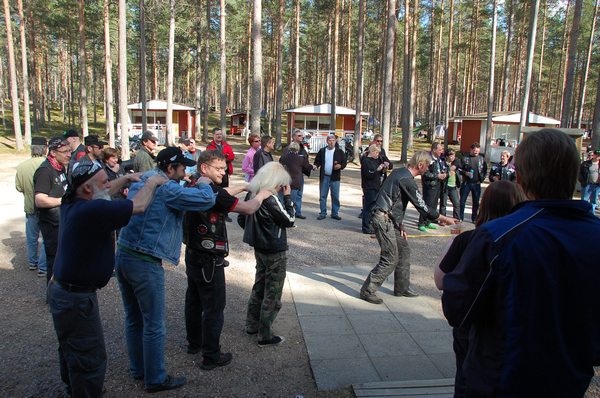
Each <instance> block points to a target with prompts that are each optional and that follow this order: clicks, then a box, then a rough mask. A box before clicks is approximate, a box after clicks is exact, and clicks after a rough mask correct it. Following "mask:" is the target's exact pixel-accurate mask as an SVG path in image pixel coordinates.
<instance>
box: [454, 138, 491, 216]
mask: <svg viewBox="0 0 600 398" xmlns="http://www.w3.org/2000/svg"><path fill="white" fill-rule="evenodd" d="M480 150H481V146H480V145H479V143H478V142H474V143H473V144H471V152H470V153H469V156H465V157H464V158H463V160H462V162H461V164H460V167H459V168H458V170H457V171H458V173H459V174H460V176H461V185H460V219H461V221H462V220H464V218H465V206H466V204H467V198H468V197H469V193H471V199H472V200H473V206H472V210H471V221H472V222H473V223H475V220H477V210H479V198H480V196H481V183H482V182H483V181H484V180H485V176H486V175H487V163H486V162H485V159H484V158H483V156H481V155H480V154H479V151H480Z"/></svg>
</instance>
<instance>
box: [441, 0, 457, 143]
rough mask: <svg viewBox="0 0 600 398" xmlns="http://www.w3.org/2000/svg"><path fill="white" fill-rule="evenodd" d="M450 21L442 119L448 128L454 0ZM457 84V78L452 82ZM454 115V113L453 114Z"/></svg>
mask: <svg viewBox="0 0 600 398" xmlns="http://www.w3.org/2000/svg"><path fill="white" fill-rule="evenodd" d="M449 18H450V22H449V23H448V47H447V48H446V67H445V68H444V81H443V83H442V85H443V92H442V96H443V97H444V100H443V101H444V102H443V111H442V120H443V123H444V126H445V127H446V128H448V122H449V120H450V92H451V91H452V90H450V76H452V36H453V33H454V0H450V16H449ZM452 84H453V85H456V79H454V81H453V82H452ZM452 116H454V115H452ZM448 144H449V142H448V134H444V148H445V149H448Z"/></svg>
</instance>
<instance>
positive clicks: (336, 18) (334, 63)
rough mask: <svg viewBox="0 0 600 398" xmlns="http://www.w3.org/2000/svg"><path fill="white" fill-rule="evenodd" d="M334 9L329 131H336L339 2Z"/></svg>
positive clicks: (338, 1)
mask: <svg viewBox="0 0 600 398" xmlns="http://www.w3.org/2000/svg"><path fill="white" fill-rule="evenodd" d="M334 2H335V8H334V15H333V46H332V47H333V48H332V53H333V54H332V57H331V58H332V63H331V90H330V92H331V120H330V122H329V130H330V131H333V132H334V133H335V131H336V105H337V80H338V76H337V74H338V62H339V61H338V60H339V48H340V26H339V25H340V0H334Z"/></svg>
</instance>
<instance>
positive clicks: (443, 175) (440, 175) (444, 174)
mask: <svg viewBox="0 0 600 398" xmlns="http://www.w3.org/2000/svg"><path fill="white" fill-rule="evenodd" d="M438 179H439V180H444V179H446V173H440V174H438Z"/></svg>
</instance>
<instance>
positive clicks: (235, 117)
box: [229, 112, 246, 135]
mask: <svg viewBox="0 0 600 398" xmlns="http://www.w3.org/2000/svg"><path fill="white" fill-rule="evenodd" d="M229 117H230V122H229V134H234V135H242V134H243V132H244V129H245V128H246V112H233V113H232V114H230V115H229Z"/></svg>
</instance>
